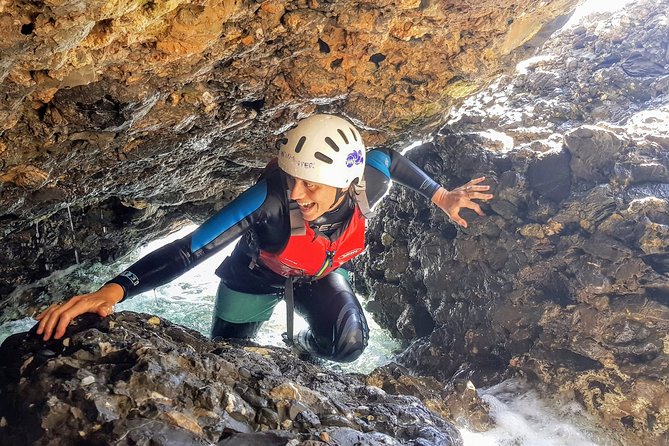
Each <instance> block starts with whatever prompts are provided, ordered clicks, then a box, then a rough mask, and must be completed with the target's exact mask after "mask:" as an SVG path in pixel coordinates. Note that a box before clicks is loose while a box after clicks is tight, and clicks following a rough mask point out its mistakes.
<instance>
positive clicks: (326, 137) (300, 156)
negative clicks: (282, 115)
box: [279, 115, 365, 188]
mask: <svg viewBox="0 0 669 446" xmlns="http://www.w3.org/2000/svg"><path fill="white" fill-rule="evenodd" d="M279 167H280V168H281V170H283V171H284V172H286V173H287V174H289V175H291V176H294V177H295V178H300V179H303V180H306V181H312V182H314V183H321V184H327V185H328V186H333V187H338V188H347V187H349V186H350V185H351V183H353V181H354V180H355V179H356V178H357V179H359V180H362V174H363V172H364V171H365V145H364V144H363V142H362V137H361V136H360V133H359V132H358V130H356V128H355V127H353V125H352V124H351V123H350V122H348V121H347V120H345V119H343V118H340V117H338V116H333V115H313V116H310V117H308V118H305V119H303V120H301V121H300V122H298V123H297V126H296V127H294V128H292V129H291V130H289V131H288V132H286V135H285V138H284V139H283V140H282V141H281V147H280V149H279Z"/></svg>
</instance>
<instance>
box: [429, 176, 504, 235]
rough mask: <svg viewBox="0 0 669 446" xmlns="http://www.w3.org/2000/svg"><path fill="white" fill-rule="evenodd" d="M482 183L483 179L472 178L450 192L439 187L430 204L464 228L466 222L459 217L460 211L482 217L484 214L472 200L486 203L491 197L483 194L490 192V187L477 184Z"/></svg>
mask: <svg viewBox="0 0 669 446" xmlns="http://www.w3.org/2000/svg"><path fill="white" fill-rule="evenodd" d="M483 181H485V177H479V178H474V179H473V180H471V181H470V182H468V183H467V184H465V185H463V186H460V187H456V188H455V189H453V190H452V191H448V190H446V189H444V188H443V187H440V188H439V189H438V190H437V192H435V194H434V195H433V196H432V202H433V203H434V204H436V205H437V206H439V208H440V209H441V210H442V211H444V212H446V214H447V215H448V216H449V217H450V218H451V220H453V221H454V222H455V223H457V224H458V225H460V226H462V227H464V228H466V227H467V221H466V220H465V219H464V218H462V217H460V210H462V209H463V208H467V209H471V210H473V211H474V212H476V213H477V214H478V215H480V216H484V215H485V214H484V213H483V211H482V210H481V207H480V206H479V204H478V203H476V202H475V201H473V200H483V201H487V200H490V199H491V198H492V197H493V195H492V194H488V193H484V192H486V191H488V190H490V186H486V185H481V184H479V183H481V182H483Z"/></svg>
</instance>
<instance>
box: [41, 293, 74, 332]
mask: <svg viewBox="0 0 669 446" xmlns="http://www.w3.org/2000/svg"><path fill="white" fill-rule="evenodd" d="M81 297H82V296H75V297H73V298H72V299H70V300H68V301H67V302H65V303H57V304H53V305H51V306H50V307H49V308H47V309H46V311H44V312H43V313H42V314H40V315H39V316H38V317H39V318H40V322H39V326H38V328H37V334H38V335H42V334H43V335H44V340H45V341H48V340H49V339H51V337H52V335H54V330H55V336H54V339H60V338H61V337H62V336H63V334H65V329H66V328H67V326H68V325H69V323H70V322H71V321H72V319H74V318H75V317H76V316H78V315H80V314H81V313H83V312H85V311H77V310H72V309H73V308H74V307H75V306H77V305H78V304H79V302H80V300H81Z"/></svg>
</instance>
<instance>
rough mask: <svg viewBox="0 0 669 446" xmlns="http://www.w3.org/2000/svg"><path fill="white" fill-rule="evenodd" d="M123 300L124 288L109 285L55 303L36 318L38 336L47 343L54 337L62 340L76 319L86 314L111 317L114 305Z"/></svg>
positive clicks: (112, 284)
mask: <svg viewBox="0 0 669 446" xmlns="http://www.w3.org/2000/svg"><path fill="white" fill-rule="evenodd" d="M122 299H123V288H122V287H121V286H120V285H117V284H115V283H109V284H107V285H105V286H103V287H102V288H100V289H99V290H97V291H95V292H93V293H88V294H82V295H80V296H74V297H73V298H71V299H70V300H68V301H67V302H64V303H55V304H53V305H51V306H50V307H49V308H47V309H46V310H44V311H43V312H42V313H41V314H40V315H39V316H37V317H36V318H35V319H37V320H38V321H39V326H38V327H37V334H38V335H40V336H41V335H44V340H45V341H48V340H49V339H51V337H52V336H53V338H54V339H60V338H62V337H63V335H64V334H65V330H66V329H67V326H68V325H69V324H70V322H72V319H74V318H75V317H77V316H79V315H82V314H84V313H96V314H98V315H100V316H102V317H106V316H109V315H110V314H112V313H113V312H114V305H116V304H117V303H119V302H120V301H121V300H122Z"/></svg>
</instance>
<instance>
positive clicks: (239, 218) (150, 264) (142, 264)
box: [107, 180, 268, 299]
mask: <svg viewBox="0 0 669 446" xmlns="http://www.w3.org/2000/svg"><path fill="white" fill-rule="evenodd" d="M267 196H268V194H267V182H266V181H265V180H262V181H259V182H258V183H257V184H255V185H254V186H252V187H251V188H249V189H248V190H246V192H244V193H243V194H241V195H240V196H239V197H237V198H236V199H235V200H233V201H232V202H230V203H229V204H228V205H227V206H225V207H224V208H223V209H221V210H220V211H219V212H218V213H217V214H215V215H214V216H212V217H211V218H209V219H208V220H207V221H206V222H204V223H203V224H202V225H201V226H200V227H199V228H197V229H196V230H195V231H193V232H192V233H191V234H189V235H187V236H185V237H183V238H181V239H179V240H175V241H174V242H172V243H170V244H168V245H165V246H163V247H162V248H159V249H157V250H155V251H153V252H152V253H150V254H147V255H146V256H144V257H142V258H141V259H140V260H138V261H137V262H135V263H134V264H133V265H131V266H130V267H129V268H128V269H127V270H125V271H123V272H122V273H121V274H119V275H118V276H116V277H115V278H113V279H112V280H110V281H109V282H107V283H116V284H118V285H120V286H121V287H122V288H123V291H124V295H123V299H126V298H128V297H132V296H135V295H137V294H141V293H143V292H145V291H148V290H151V289H153V288H155V287H158V286H160V285H164V284H166V283H168V282H170V281H172V280H174V279H175V278H177V277H179V276H180V275H181V274H183V273H185V272H186V271H188V270H189V269H191V268H193V267H194V266H196V265H198V264H200V263H201V262H202V261H204V260H206V259H207V258H209V257H211V256H212V255H213V254H215V253H217V252H219V251H220V250H221V249H222V248H224V247H225V246H227V245H228V244H229V243H230V242H232V241H233V240H235V239H236V238H237V237H239V236H240V235H242V234H243V233H244V232H245V231H247V230H248V229H249V228H250V227H251V226H252V225H254V224H255V223H256V222H258V221H260V220H261V219H262V218H263V215H264V213H265V209H264V205H265V203H266V201H267Z"/></svg>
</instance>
